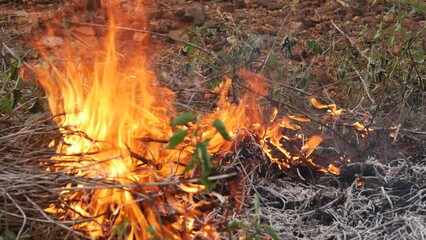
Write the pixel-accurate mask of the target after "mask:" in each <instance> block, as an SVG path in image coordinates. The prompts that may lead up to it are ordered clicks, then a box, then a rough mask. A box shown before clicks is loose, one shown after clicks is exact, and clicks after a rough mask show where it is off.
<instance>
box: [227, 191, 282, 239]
mask: <svg viewBox="0 0 426 240" xmlns="http://www.w3.org/2000/svg"><path fill="white" fill-rule="evenodd" d="M252 220H253V221H252V222H251V224H248V223H245V222H242V221H238V220H236V221H231V222H230V223H229V224H228V238H229V240H232V239H233V235H234V232H235V231H240V232H242V235H240V236H242V237H243V238H244V239H249V240H258V239H264V237H265V236H269V237H270V238H272V239H273V240H279V239H281V238H280V236H279V235H278V233H277V232H276V231H275V230H274V228H273V227H271V226H270V225H269V224H265V223H261V221H260V199H259V196H258V195H257V194H255V195H254V215H253V219H252Z"/></svg>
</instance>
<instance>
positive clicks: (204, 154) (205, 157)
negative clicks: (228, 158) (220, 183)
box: [195, 139, 213, 189]
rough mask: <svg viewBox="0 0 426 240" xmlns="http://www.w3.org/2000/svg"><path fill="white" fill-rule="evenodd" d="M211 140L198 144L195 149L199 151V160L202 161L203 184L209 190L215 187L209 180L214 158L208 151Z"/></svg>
mask: <svg viewBox="0 0 426 240" xmlns="http://www.w3.org/2000/svg"><path fill="white" fill-rule="evenodd" d="M209 140H210V139H208V140H206V141H204V142H200V143H197V145H196V146H195V148H196V149H197V150H198V151H197V153H198V159H200V161H201V166H202V172H201V183H202V184H204V185H206V188H207V189H210V188H212V187H213V183H212V182H211V181H210V180H209V179H208V177H209V176H210V173H211V168H212V157H211V155H210V154H209V152H208V151H207V147H208V145H209Z"/></svg>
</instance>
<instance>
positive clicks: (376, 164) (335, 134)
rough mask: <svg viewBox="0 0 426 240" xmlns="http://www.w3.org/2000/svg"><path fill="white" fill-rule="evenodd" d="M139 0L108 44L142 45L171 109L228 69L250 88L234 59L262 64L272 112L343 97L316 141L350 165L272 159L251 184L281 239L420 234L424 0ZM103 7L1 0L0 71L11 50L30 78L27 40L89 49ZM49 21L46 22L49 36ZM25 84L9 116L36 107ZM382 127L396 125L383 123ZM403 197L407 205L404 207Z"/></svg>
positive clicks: (196, 104)
mask: <svg viewBox="0 0 426 240" xmlns="http://www.w3.org/2000/svg"><path fill="white" fill-rule="evenodd" d="M121 6H122V8H123V9H124V10H126V8H129V7H130V6H131V4H128V3H127V2H126V1H123V3H122V5H121ZM144 9H145V15H143V16H132V15H130V16H128V18H129V19H131V22H132V24H131V25H128V26H123V27H127V28H129V29H127V30H125V31H123V32H120V33H119V35H118V42H117V46H118V47H117V50H118V52H120V53H122V54H129V55H131V53H132V50H133V49H134V47H135V46H136V47H141V48H143V49H144V51H145V52H146V56H147V58H148V63H147V65H148V67H149V69H151V70H152V71H153V72H154V73H155V75H156V76H157V78H158V81H159V83H160V85H164V86H167V87H169V88H171V89H172V90H173V91H174V92H175V93H176V94H177V96H178V97H177V100H176V106H177V108H178V110H179V111H184V110H191V111H192V110H200V111H203V112H210V111H213V110H214V107H215V104H214V102H215V100H216V97H215V95H214V93H213V91H212V89H213V88H214V87H215V86H217V85H218V84H219V83H220V82H221V81H223V79H224V78H225V77H230V78H232V79H233V81H234V83H235V85H236V86H237V87H236V88H235V92H234V95H235V96H241V94H242V93H243V92H247V91H249V90H247V87H246V86H245V85H244V81H243V79H241V76H239V74H238V71H237V70H238V69H240V68H245V69H249V70H250V71H252V72H255V73H258V74H261V75H262V76H264V77H265V79H266V80H267V81H268V82H269V85H270V91H269V95H268V98H267V100H266V101H265V102H263V103H262V104H264V105H265V106H266V107H277V108H278V109H279V112H280V113H279V115H281V116H283V115H288V114H300V113H303V114H308V115H309V116H311V117H312V118H313V119H319V120H318V121H320V120H321V117H322V116H323V115H324V114H325V111H320V110H318V109H315V108H313V107H312V106H311V105H310V102H309V99H310V98H311V97H315V98H317V99H320V100H321V101H322V102H324V103H335V104H336V105H337V106H338V108H344V109H347V110H348V111H347V112H348V114H346V115H345V116H344V117H342V118H341V119H339V120H338V121H335V122H333V123H330V125H332V126H333V127H332V128H330V129H329V128H327V129H322V130H321V131H322V134H323V136H325V140H324V145H325V147H324V149H323V150H322V152H321V153H316V154H318V157H319V158H321V159H324V163H323V164H324V165H328V164H329V163H334V162H336V161H337V162H339V157H341V156H345V157H348V158H349V159H352V162H355V163H356V164H358V165H349V166H348V168H346V170H345V171H344V172H343V173H342V175H341V176H340V177H339V178H338V179H339V180H338V181H336V180H335V179H334V177H330V176H319V177H318V179H317V180H315V181H314V183H312V182H310V183H306V182H305V181H304V180H306V179H304V178H303V177H306V175H304V173H299V177H300V175H303V176H302V177H301V179H302V180H301V179H300V178H299V179H298V180H297V181H295V180H294V179H295V178H294V176H293V175H291V174H290V175H291V177H289V176H287V175H286V174H280V173H276V172H275V173H272V174H271V173H268V174H264V175H265V176H267V177H265V176H264V177H265V178H263V179H258V180H257V181H256V182H255V183H250V184H249V185H250V186H249V187H248V188H249V189H250V190H249V192H250V193H251V194H252V193H254V192H256V193H258V194H259V195H260V196H262V197H261V202H262V204H263V203H264V205H263V206H262V208H261V212H262V214H261V215H260V218H261V220H262V222H267V223H268V224H269V225H270V226H272V227H274V228H275V229H276V230H277V232H278V233H279V234H280V235H279V236H280V238H281V239H347V238H348V239H368V238H370V239H373V238H377V239H400V238H401V237H402V238H405V239H416V238H417V239H419V237H420V238H421V237H426V236H425V235H424V231H423V230H424V220H425V219H424V217H423V216H422V215H424V213H425V212H424V211H425V209H424V205H423V208H422V207H421V204H424V202H425V198H424V186H425V182H426V180H425V178H424V176H422V173H423V175H424V173H425V172H424V169H425V166H426V163H425V159H426V152H425V149H426V94H425V89H426V87H425V86H426V80H425V79H426V77H425V72H426V67H425V64H424V62H425V55H426V40H425V39H426V30H425V26H426V19H425V16H426V10H425V9H426V5H425V3H423V2H422V1H369V0H365V1H342V0H324V1H321V0H306V1H289V0H233V1H226V0H223V1H222V0H201V1H187V0H157V1H155V0H146V1H145V2H144ZM54 19H62V20H63V21H62V22H57V21H56V20H54ZM105 19H106V15H105V13H104V12H103V11H102V9H100V10H94V11H87V9H86V6H85V5H84V3H83V1H81V0H73V1H64V2H60V1H44V0H43V1H38V0H34V1H0V28H1V30H0V44H2V46H1V48H2V49H3V52H2V54H3V55H2V59H3V66H2V67H3V70H4V72H6V70H7V69H9V66H8V64H10V59H14V58H16V59H21V60H22V62H21V65H22V66H21V67H20V70H19V71H17V73H19V76H21V77H22V78H24V79H25V80H27V81H28V82H32V83H33V84H35V85H37V78H36V76H35V74H34V72H33V71H32V68H31V66H32V65H33V64H37V62H38V60H39V59H40V55H39V53H38V52H37V51H36V50H35V49H34V48H33V47H32V46H33V45H32V44H33V43H34V42H39V43H41V45H42V46H43V47H45V48H46V49H50V51H52V52H59V53H61V51H62V49H61V46H62V45H63V42H64V40H65V39H66V38H72V39H73V40H74V41H78V42H80V44H81V48H82V49H83V50H82V51H88V52H90V51H91V50H92V49H95V48H96V47H97V46H99V44H100V43H101V41H102V37H103V36H104V35H105V32H106V30H105V24H106V20H105ZM52 22H54V23H53V24H52ZM46 26H50V27H52V26H53V29H54V36H55V38H51V37H49V36H50V35H48V34H47V30H46V29H47V28H46ZM50 29H52V28H50ZM135 29H139V30H143V32H138V31H134V30H135ZM5 86H6V85H5ZM26 88H29V87H28V86H26ZM13 90H16V89H14V87H10V86H9V85H7V87H5V93H3V92H0V93H1V94H5V96H7V94H6V93H8V92H13ZM2 91H3V89H2ZM23 93H24V97H29V96H25V94H29V95H32V96H34V95H35V96H36V97H37V98H38V99H39V102H40V104H39V106H38V107H37V108H33V107H32V108H31V109H30V110H31V111H30V113H29V112H26V113H24V114H22V115H19V116H15V117H16V119H17V121H21V122H25V121H26V120H27V119H28V118H29V116H30V115H31V116H32V115H34V114H37V117H40V116H43V114H44V116H45V115H46V112H47V107H46V103H45V98H44V95H43V93H42V92H40V91H35V90H31V91H27V90H26V91H25V92H24V91H23ZM0 97H2V96H1V95H0ZM0 113H1V114H2V115H0V117H4V116H6V115H5V114H3V113H2V112H0ZM0 119H3V118H0ZM356 121H359V122H361V123H362V124H363V125H364V126H365V127H367V128H369V127H371V129H374V130H372V132H371V133H369V134H366V136H361V135H362V134H361V132H359V131H357V130H355V129H354V127H353V126H352V125H351V124H352V123H354V122H356ZM0 123H1V121H0ZM392 126H395V127H396V128H395V129H397V130H396V132H395V129H394V130H391V127H392ZM306 131H309V132H315V131H318V126H317V125H308V126H307V127H306ZM392 131H394V132H393V133H396V135H397V136H396V137H389V134H390V133H391V132H392ZM394 135H395V134H394ZM394 135H393V136H394ZM340 164H342V163H340ZM410 167H411V169H410ZM410 174H411V175H410ZM296 175H297V174H296ZM271 176H272V177H271ZM277 176H278V177H277ZM296 178H298V177H296ZM364 178H365V179H364ZM357 179H358V181H359V180H360V179H364V181H365V182H364V189H362V188H361V187H358V186H356V182H357ZM366 179H371V181H369V180H366ZM336 182H339V183H336ZM324 186H327V187H329V186H331V190H330V189H328V190H327V188H326V187H324ZM404 188H410V189H411V190H412V191H411V192H406V191H405V190H404ZM377 189H378V190H377ZM422 189H423V190H422ZM387 194H389V195H391V196H390V197H389V195H387ZM369 199H372V200H371V201H370V200H369ZM407 204H413V205H415V206H416V207H414V208H410V209H407V208H405V206H404V205H407ZM253 211H255V210H254V207H253V204H249V203H248V202H247V206H246V208H245V209H244V211H242V212H240V213H239V216H238V217H236V219H240V220H242V221H244V220H247V221H249V222H250V221H253V219H254V217H253V214H252V213H253ZM351 214H352V216H351ZM377 214H379V215H380V214H382V216H383V217H382V218H379V217H377V216H376V215H377ZM283 219H284V220H283ZM364 219H367V220H366V221H365V222H364ZM392 221H394V222H392ZM422 221H423V224H421V222H422ZM389 222H391V223H389ZM240 228H241V229H246V230H247V229H250V227H247V226H246V227H241V226H240ZM345 229H346V230H345ZM360 229H361V230H360ZM247 231H249V230H247ZM345 231H347V232H345ZM422 231H423V233H422ZM342 232H343V234H342ZM239 233H240V234H241V232H239Z"/></svg>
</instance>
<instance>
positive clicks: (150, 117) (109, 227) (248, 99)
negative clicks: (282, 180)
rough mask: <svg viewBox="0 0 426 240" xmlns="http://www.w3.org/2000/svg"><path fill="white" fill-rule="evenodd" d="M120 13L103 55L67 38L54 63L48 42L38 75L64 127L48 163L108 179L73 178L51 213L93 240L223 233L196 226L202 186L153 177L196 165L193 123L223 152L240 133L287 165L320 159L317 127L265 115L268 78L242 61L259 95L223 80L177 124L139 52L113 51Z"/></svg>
mask: <svg viewBox="0 0 426 240" xmlns="http://www.w3.org/2000/svg"><path fill="white" fill-rule="evenodd" d="M110 14H111V10H110ZM114 17H117V16H116V15H112V14H111V15H110V16H109V20H110V28H109V32H108V36H107V38H106V41H105V44H104V45H103V47H102V48H101V49H96V51H94V52H97V53H100V54H93V55H94V56H92V55H90V56H88V54H90V53H87V52H86V51H84V50H83V51H81V50H79V49H78V48H76V47H75V46H73V43H72V42H69V43H68V47H67V48H65V49H66V58H65V60H64V61H63V62H60V63H58V62H49V59H51V58H50V57H49V54H48V52H47V51H42V53H43V54H44V57H45V60H46V62H48V64H47V66H43V67H42V66H40V67H39V68H38V69H37V74H38V76H39V79H40V83H41V85H42V86H43V88H44V89H45V90H46V93H47V95H48V101H49V106H50V110H51V112H52V114H53V115H55V116H56V118H55V121H56V123H57V124H58V125H59V126H61V133H62V134H63V139H62V140H61V141H60V142H53V143H52V146H55V147H56V152H57V156H55V157H53V160H55V162H56V165H55V166H54V167H50V168H48V169H47V171H63V172H66V173H69V174H74V175H77V176H81V177H84V178H87V179H89V180H90V179H96V180H102V181H103V182H104V183H105V184H104V185H101V186H98V185H96V184H95V185H93V184H90V181H89V180H88V181H87V183H79V184H76V185H75V184H69V185H68V186H67V187H66V188H64V190H63V192H62V196H63V197H62V198H61V199H60V200H61V203H58V204H52V205H51V206H50V207H49V208H47V209H45V210H46V211H47V212H49V213H52V214H57V215H58V216H60V218H61V219H63V220H69V219H72V220H74V221H75V222H76V224H75V226H74V227H75V228H76V229H80V230H82V231H84V232H86V233H87V234H88V235H89V236H91V237H93V238H96V239H97V238H115V237H117V236H118V235H120V234H124V236H125V238H126V239H148V238H149V237H153V236H154V235H155V234H158V235H160V236H161V237H164V238H173V239H180V238H188V237H189V236H195V235H197V234H198V236H199V237H205V238H209V239H211V238H216V237H217V235H216V234H217V233H216V230H215V229H214V227H213V226H210V225H204V226H201V227H199V228H198V229H195V228H194V225H195V221H196V219H197V217H198V216H200V215H202V212H200V211H199V210H197V206H199V205H202V204H204V203H202V202H195V201H194V199H193V198H192V196H193V194H197V193H199V192H203V191H205V189H206V187H205V186H204V185H201V184H194V183H188V184H184V183H181V184H180V185H179V187H180V189H181V190H182V192H183V193H182V194H181V195H174V194H170V193H168V192H167V191H165V189H164V188H162V187H161V185H160V184H156V183H159V182H162V181H163V182H164V181H169V180H171V179H178V177H181V178H187V177H188V176H190V175H191V174H193V173H194V172H192V171H191V172H189V173H186V174H185V173H184V169H185V166H186V164H188V161H189V159H190V157H191V156H192V155H193V154H194V151H195V149H194V145H195V144H194V141H193V140H194V139H193V138H191V136H195V132H198V133H201V134H200V135H199V139H198V140H199V141H206V140H207V139H210V141H209V145H208V151H209V152H210V153H218V156H223V155H224V154H225V153H227V152H230V151H232V149H233V148H232V147H233V146H234V145H235V144H236V142H238V141H244V139H246V138H248V137H252V138H253V139H255V140H256V141H257V142H258V143H259V145H260V146H261V147H262V150H263V153H264V155H265V156H267V157H268V158H269V159H270V160H271V161H272V162H273V163H275V164H277V165H278V166H279V167H280V168H282V169H285V168H291V167H292V166H293V165H294V163H295V162H296V161H300V160H304V159H306V161H307V162H309V163H311V164H312V165H313V166H317V165H316V164H315V163H314V161H313V160H312V158H310V157H311V155H312V153H313V151H314V149H316V148H317V147H318V145H319V144H320V143H321V142H322V140H323V139H322V137H321V136H316V135H315V136H311V137H305V136H303V135H300V134H295V135H293V136H290V135H284V134H283V130H285V129H287V130H291V131H297V130H299V129H300V128H301V127H300V125H299V123H302V122H308V121H309V119H307V118H304V117H300V116H287V117H283V118H277V116H278V110H277V109H274V111H273V113H272V114H271V115H270V116H267V115H264V114H263V112H264V111H263V109H262V108H261V107H260V106H259V105H258V99H259V98H260V97H261V96H262V95H266V94H267V87H268V86H267V85H266V82H267V81H266V80H265V79H263V78H262V77H261V76H259V75H257V74H253V73H250V72H249V71H246V70H241V71H240V75H241V76H242V79H244V80H246V84H248V85H249V86H250V88H251V89H253V92H254V93H255V94H247V95H244V96H242V97H241V99H239V103H238V104H236V103H231V101H230V99H228V96H229V95H230V94H229V89H230V88H231V84H232V81H231V79H226V81H225V82H224V83H223V84H221V85H220V86H218V87H217V89H216V90H215V91H216V92H217V93H218V94H220V98H219V100H218V102H217V109H216V111H215V112H213V113H210V114H206V115H204V116H202V118H201V119H200V121H199V123H197V124H193V123H191V124H187V125H186V126H180V127H171V125H170V122H171V118H172V116H176V113H175V111H174V110H173V109H174V108H173V100H174V95H173V93H172V91H170V90H169V89H166V88H162V87H159V86H158V85H157V83H156V80H155V77H154V75H153V74H152V73H150V72H149V71H148V70H146V69H145V68H144V67H143V66H144V64H145V61H146V59H145V58H144V57H143V54H139V55H138V57H136V58H131V59H129V58H126V56H122V55H121V54H120V53H118V52H117V51H118V49H117V48H116V35H117V32H116V30H115V28H114V26H115V25H114V24H115V22H114ZM120 21H121V22H124V21H123V20H122V19H120ZM135 55H137V54H135ZM311 101H312V103H313V104H314V105H316V106H317V107H319V108H327V109H328V110H330V111H331V113H332V114H333V115H338V114H340V113H341V110H337V108H336V106H335V105H321V104H319V103H318V102H316V100H311ZM215 119H220V120H221V121H222V122H223V123H224V124H225V127H226V129H227V130H228V131H229V134H230V136H231V137H232V138H233V139H234V140H233V141H226V140H225V139H224V138H223V136H222V135H221V134H220V133H218V131H217V130H216V129H215V128H214V127H212V122H213V121H214V120H215ZM177 129H184V130H185V131H187V132H188V135H187V137H186V138H185V139H184V141H183V142H182V143H180V144H179V145H178V146H177V147H176V149H169V148H167V146H166V143H167V140H168V139H170V137H171V136H172V134H173V132H174V131H175V130H177ZM150 139H151V140H150ZM155 139H157V140H158V141H154V140H155ZM294 139H300V140H301V141H304V142H305V143H304V145H303V146H302V147H301V149H300V151H299V152H292V151H291V150H289V149H286V147H285V143H286V142H287V141H290V140H294ZM165 142H166V143H165ZM317 167H318V168H319V169H320V170H321V171H324V172H331V173H334V174H338V172H339V169H338V168H337V167H335V166H333V165H330V166H329V168H328V169H325V168H323V167H320V166H317ZM76 190H77V191H76ZM184 193H185V194H186V195H185V194H184ZM166 205H167V207H166ZM166 208H173V211H175V212H176V213H177V215H178V217H177V218H176V219H174V220H173V221H172V222H162V221H161V217H160V215H161V214H163V213H164V214H166V213H167V211H170V210H168V209H166ZM120 236H121V235H120Z"/></svg>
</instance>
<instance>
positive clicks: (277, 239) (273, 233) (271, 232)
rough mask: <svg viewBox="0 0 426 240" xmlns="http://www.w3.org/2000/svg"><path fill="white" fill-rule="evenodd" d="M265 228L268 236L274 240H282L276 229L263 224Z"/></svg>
mask: <svg viewBox="0 0 426 240" xmlns="http://www.w3.org/2000/svg"><path fill="white" fill-rule="evenodd" d="M263 228H264V229H265V231H266V233H268V235H269V236H270V237H271V238H272V239H274V240H280V239H281V238H280V236H278V233H277V232H276V231H275V229H273V228H272V227H271V226H269V225H268V224H263Z"/></svg>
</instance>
